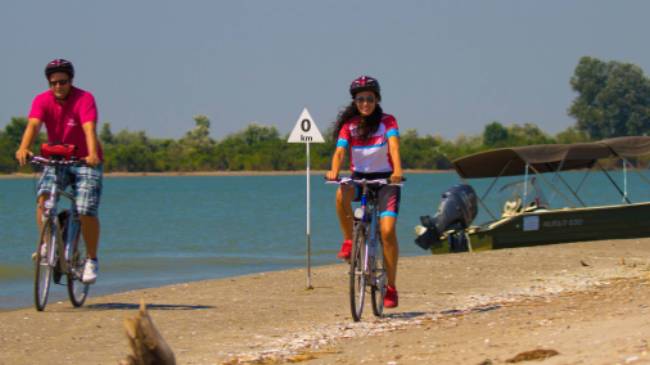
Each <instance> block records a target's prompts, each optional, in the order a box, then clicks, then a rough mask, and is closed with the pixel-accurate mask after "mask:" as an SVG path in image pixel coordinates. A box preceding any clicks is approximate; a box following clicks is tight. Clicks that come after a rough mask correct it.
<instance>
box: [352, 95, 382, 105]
mask: <svg viewBox="0 0 650 365" xmlns="http://www.w3.org/2000/svg"><path fill="white" fill-rule="evenodd" d="M354 101H355V102H356V103H358V104H363V102H364V101H365V102H366V103H368V104H374V103H375V101H377V99H376V98H375V97H374V96H366V97H363V96H357V97H355V98H354Z"/></svg>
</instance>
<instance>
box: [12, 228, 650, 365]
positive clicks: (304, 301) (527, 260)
mask: <svg viewBox="0 0 650 365" xmlns="http://www.w3.org/2000/svg"><path fill="white" fill-rule="evenodd" d="M649 270H650V239H632V240H613V241H599V242H586V243H574V244H563V245H552V246H546V247H531V248H520V249H511V250H498V251H490V252H482V253H463V254H453V255H440V256H427V257H411V258H403V259H402V260H401V261H400V264H399V278H398V280H399V281H398V289H399V291H400V306H399V307H398V308H396V309H393V310H387V311H386V315H385V317H384V318H380V319H378V318H374V317H373V315H372V311H371V310H370V308H369V307H367V308H366V312H364V318H363V320H362V322H359V323H353V322H352V321H351V319H350V314H349V305H348V296H347V266H346V265H343V264H340V265H330V266H323V267H318V268H315V269H314V270H313V284H314V289H313V290H306V288H305V285H306V274H305V270H290V271H280V272H271V273H263V274H255V275H248V276H242V277H235V278H228V279H222V280H211V281H201V282H192V283H185V284H178V285H171V286H166V287H161V288H152V289H146V290H137V291H130V292H125V293H119V294H114V295H108V296H103V297H91V298H90V299H89V301H88V302H87V304H86V305H85V306H84V307H83V308H81V309H73V308H72V307H71V305H70V304H69V303H68V302H59V303H50V304H49V305H48V307H47V308H46V311H45V312H42V313H39V312H36V311H35V310H34V309H32V308H25V309H19V310H12V311H5V312H0V349H1V350H2V351H0V364H39V363H43V364H44V363H49V364H116V363H117V362H118V361H119V360H120V359H122V358H124V356H125V355H126V354H127V352H128V346H127V340H126V337H125V334H124V329H123V321H124V319H125V318H127V317H131V316H133V315H135V313H136V311H137V307H138V303H139V301H140V299H141V298H143V299H144V300H145V302H146V303H147V304H148V305H149V310H150V314H151V316H152V317H153V319H154V321H155V323H156V325H157V326H158V328H159V330H160V331H161V333H162V334H163V336H164V337H165V339H166V340H167V341H168V343H169V344H170V345H171V347H172V349H173V350H174V352H175V354H176V358H177V363H178V364H276V363H278V364H279V363H295V362H301V363H305V364H359V363H366V364H475V365H478V364H482V365H487V364H507V363H514V362H518V359H519V358H528V359H535V358H536V357H542V358H543V357H547V359H546V360H543V362H541V363H543V364H650V355H649V354H648V351H649V350H648V340H649V339H650V316H649V314H650V275H649V273H650V271H649ZM96 285H101V279H100V281H99V282H98V283H97V284H96ZM54 290H65V289H64V288H63V287H55V288H54ZM533 350H536V351H533ZM531 351H533V352H531ZM522 353H527V354H524V355H520V356H519V357H517V355H519V354H522ZM524 363H525V362H524ZM528 363H539V362H538V361H532V360H531V361H529V362H528Z"/></svg>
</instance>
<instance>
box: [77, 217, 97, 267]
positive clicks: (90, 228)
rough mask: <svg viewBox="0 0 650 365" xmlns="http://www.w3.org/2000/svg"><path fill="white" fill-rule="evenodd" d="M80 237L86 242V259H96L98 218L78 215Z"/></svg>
mask: <svg viewBox="0 0 650 365" xmlns="http://www.w3.org/2000/svg"><path fill="white" fill-rule="evenodd" d="M79 219H80V220H81V235H82V236H83V239H84V241H85V242H86V251H87V253H88V257H89V258H91V259H95V260H96V259H97V246H98V245H99V218H98V217H96V216H91V215H80V216H79Z"/></svg>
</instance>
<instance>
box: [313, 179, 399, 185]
mask: <svg viewBox="0 0 650 365" xmlns="http://www.w3.org/2000/svg"><path fill="white" fill-rule="evenodd" d="M325 180H326V181H325V183H326V184H337V185H345V184H357V185H363V184H366V185H378V186H381V185H393V186H403V185H404V184H403V183H402V182H404V181H406V178H404V177H402V182H399V183H392V182H390V180H389V179H365V178H364V179H353V178H351V177H341V178H339V179H338V180H327V179H325Z"/></svg>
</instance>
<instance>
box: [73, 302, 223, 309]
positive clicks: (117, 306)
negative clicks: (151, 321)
mask: <svg viewBox="0 0 650 365" xmlns="http://www.w3.org/2000/svg"><path fill="white" fill-rule="evenodd" d="M84 308H86V309H89V310H137V309H139V308H140V304H138V303H96V304H89V305H87V306H85V307H84ZM211 308H214V307H213V306H211V305H187V304H147V309H148V310H164V311H168V310H181V311H190V310H200V309H211Z"/></svg>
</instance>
